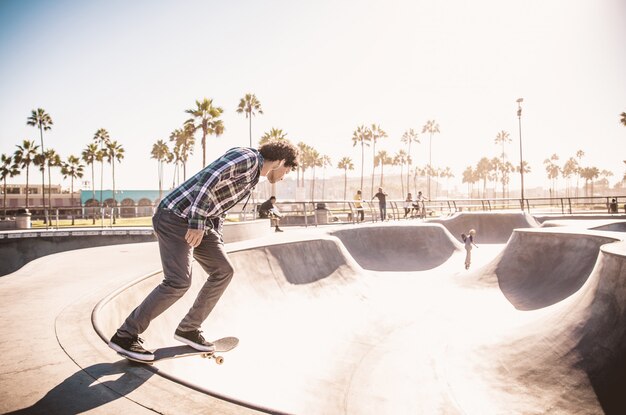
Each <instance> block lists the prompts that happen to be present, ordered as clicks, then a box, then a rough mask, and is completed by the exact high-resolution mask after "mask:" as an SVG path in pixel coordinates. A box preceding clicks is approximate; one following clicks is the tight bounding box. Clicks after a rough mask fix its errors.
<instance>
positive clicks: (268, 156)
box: [109, 140, 298, 361]
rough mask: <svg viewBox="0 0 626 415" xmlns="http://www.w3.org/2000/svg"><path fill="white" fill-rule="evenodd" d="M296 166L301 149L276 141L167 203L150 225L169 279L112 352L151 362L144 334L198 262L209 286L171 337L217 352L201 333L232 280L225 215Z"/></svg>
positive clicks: (242, 152) (204, 174)
mask: <svg viewBox="0 0 626 415" xmlns="http://www.w3.org/2000/svg"><path fill="white" fill-rule="evenodd" d="M297 166H298V150H297V149H296V148H295V147H294V146H293V145H292V144H291V143H289V142H287V141H282V140H281V141H272V142H270V143H267V144H264V145H263V146H261V147H260V148H259V149H258V150H257V149H254V148H247V147H237V148H232V149H230V150H228V151H227V152H226V153H225V154H224V155H222V156H221V157H220V158H218V159H217V160H215V161H214V162H212V163H211V164H209V165H208V166H206V167H205V168H203V169H202V170H201V171H200V172H198V173H197V174H195V175H194V176H193V177H191V178H190V179H189V180H187V181H185V182H184V183H183V184H181V185H180V186H179V187H177V188H176V189H174V190H173V191H172V192H171V193H170V194H168V195H167V196H166V197H165V198H163V200H162V201H161V203H159V206H158V208H157V210H156V212H155V214H154V216H153V218H152V224H153V227H154V232H155V234H156V235H157V239H158V245H159V252H160V254H161V264H162V266H163V277H164V279H163V281H162V282H161V283H160V284H159V285H158V286H157V287H156V288H155V289H154V290H153V291H152V292H151V293H150V294H149V295H148V296H147V297H146V298H145V299H144V300H143V302H142V303H141V304H139V306H137V308H135V309H134V310H133V311H132V312H131V313H130V315H129V316H128V317H127V318H126V320H125V321H124V323H123V324H122V325H121V326H120V327H119V328H118V329H117V331H116V332H115V334H114V335H113V337H112V338H111V340H110V342H109V347H111V348H112V349H113V350H115V351H117V352H120V353H122V354H125V355H127V356H129V357H132V358H135V359H139V360H144V361H152V360H154V354H153V353H152V352H150V351H148V350H146V349H144V348H143V347H142V345H141V344H142V343H143V340H142V339H141V338H140V337H139V335H140V334H141V333H143V332H144V331H145V330H146V329H147V328H148V325H149V324H150V322H151V321H152V320H153V319H155V318H156V317H157V316H159V315H160V314H161V313H163V312H164V311H165V310H166V309H168V308H169V307H170V306H171V305H172V304H174V303H175V302H176V301H178V300H179V299H180V298H181V297H182V296H183V294H185V292H186V291H187V290H188V289H189V287H190V285H191V271H192V266H191V263H192V258H193V259H195V260H196V261H197V262H198V264H199V265H200V266H201V267H202V269H203V270H204V271H205V272H206V273H207V274H208V279H207V281H206V282H205V284H204V286H203V287H202V288H201V289H200V292H199V293H198V295H197V297H196V299H195V302H194V304H193V306H192V307H191V309H190V310H189V312H188V313H187V314H186V315H185V316H184V317H183V319H182V320H181V321H180V323H179V324H178V327H177V328H176V330H175V332H174V338H175V339H176V340H178V341H180V342H182V343H185V344H187V345H189V346H191V347H193V348H194V349H197V350H200V351H208V352H210V351H213V350H214V346H213V344H212V343H210V342H209V341H207V340H206V339H205V338H204V336H203V335H202V331H201V330H200V327H201V325H202V323H203V322H204V321H205V320H206V318H207V317H208V316H209V314H210V313H211V311H212V310H213V307H215V305H216V304H217V302H218V300H219V299H220V297H221V296H222V294H223V293H224V290H225V289H226V287H227V286H228V284H229V283H230V281H231V279H232V277H233V274H234V270H233V265H232V263H231V262H230V260H229V258H228V255H227V254H226V250H225V248H224V241H223V239H222V226H223V222H224V219H225V217H226V212H227V211H228V210H229V209H231V208H232V207H233V206H235V205H236V204H237V203H239V201H241V200H243V199H244V198H246V197H248V198H249V196H250V193H251V191H252V189H253V188H254V187H255V186H256V184H257V183H258V182H259V179H260V178H261V177H266V178H267V180H268V181H269V182H270V183H276V182H278V181H280V180H282V179H283V177H284V176H285V175H286V174H287V173H288V172H289V171H291V170H294V169H295V168H296V167H297Z"/></svg>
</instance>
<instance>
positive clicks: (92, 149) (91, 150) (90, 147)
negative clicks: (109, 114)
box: [81, 143, 99, 225]
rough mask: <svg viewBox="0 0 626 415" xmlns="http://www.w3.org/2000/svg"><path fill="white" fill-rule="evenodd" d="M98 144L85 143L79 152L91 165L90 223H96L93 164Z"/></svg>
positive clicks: (96, 158) (96, 155)
mask: <svg viewBox="0 0 626 415" xmlns="http://www.w3.org/2000/svg"><path fill="white" fill-rule="evenodd" d="M98 153H99V150H98V145H97V144H96V143H91V144H87V147H85V149H84V150H83V152H82V154H81V158H82V160H83V161H84V162H85V163H87V165H88V166H89V165H91V194H92V196H91V200H92V201H93V202H92V203H93V205H94V206H93V215H92V218H91V219H92V224H94V225H95V223H96V207H95V202H96V183H95V181H94V180H95V172H94V164H95V162H96V161H98Z"/></svg>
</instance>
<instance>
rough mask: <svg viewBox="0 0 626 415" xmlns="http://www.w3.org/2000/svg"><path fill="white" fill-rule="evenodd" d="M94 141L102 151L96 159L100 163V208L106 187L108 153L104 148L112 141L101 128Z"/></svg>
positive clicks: (97, 154) (107, 133)
mask: <svg viewBox="0 0 626 415" xmlns="http://www.w3.org/2000/svg"><path fill="white" fill-rule="evenodd" d="M93 141H94V142H95V143H96V144H98V145H99V146H100V150H99V152H98V153H96V159H97V160H98V161H99V162H100V206H102V192H103V189H102V186H103V185H104V157H105V156H106V152H105V151H104V147H105V146H108V145H109V142H110V141H111V139H110V138H109V132H108V131H107V130H105V129H104V128H100V129H99V130H98V131H96V133H95V134H94V136H93Z"/></svg>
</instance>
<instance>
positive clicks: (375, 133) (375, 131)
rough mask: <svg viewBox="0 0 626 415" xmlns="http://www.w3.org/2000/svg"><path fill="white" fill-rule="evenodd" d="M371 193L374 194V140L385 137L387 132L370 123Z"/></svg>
mask: <svg viewBox="0 0 626 415" xmlns="http://www.w3.org/2000/svg"><path fill="white" fill-rule="evenodd" d="M370 130H371V132H372V135H371V137H372V164H373V166H372V195H374V173H375V172H376V142H377V141H378V140H379V139H381V138H385V137H387V133H386V132H385V131H383V130H382V129H381V128H380V125H376V124H372V127H371V129H370Z"/></svg>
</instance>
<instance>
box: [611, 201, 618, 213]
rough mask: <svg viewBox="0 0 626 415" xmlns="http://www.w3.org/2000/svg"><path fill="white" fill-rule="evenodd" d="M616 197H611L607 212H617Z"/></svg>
mask: <svg viewBox="0 0 626 415" xmlns="http://www.w3.org/2000/svg"><path fill="white" fill-rule="evenodd" d="M617 209H618V207H617V199H615V198H613V199H611V203H610V204H609V213H617Z"/></svg>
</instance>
